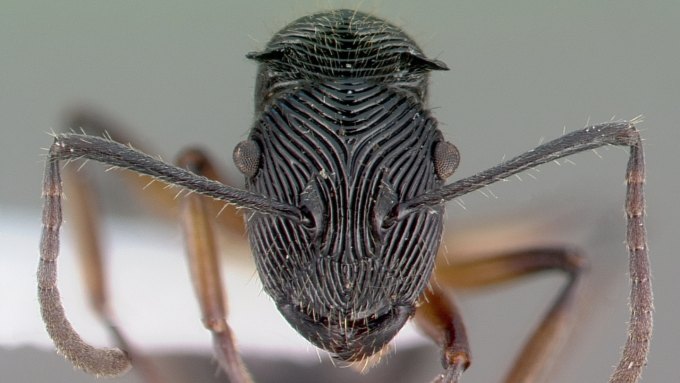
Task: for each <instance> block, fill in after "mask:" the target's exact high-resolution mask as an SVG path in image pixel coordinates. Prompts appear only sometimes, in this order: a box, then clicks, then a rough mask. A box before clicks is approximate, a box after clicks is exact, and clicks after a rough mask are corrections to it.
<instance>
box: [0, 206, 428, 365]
mask: <svg viewBox="0 0 680 383" xmlns="http://www.w3.org/2000/svg"><path fill="white" fill-rule="evenodd" d="M31 213H32V214H27V212H13V211H3V214H2V219H0V243H3V244H4V245H5V246H6V248H7V249H12V252H11V253H9V254H4V256H3V257H0V270H5V272H3V278H0V307H1V309H0V312H2V313H3V315H0V345H2V346H11V347H16V346H24V345H33V346H38V347H41V348H48V349H51V348H53V346H52V343H51V341H50V339H49V338H48V336H47V333H46V331H45V330H44V325H43V323H42V321H41V317H40V312H39V307H38V301H37V292H36V286H37V285H36V278H35V273H36V269H37V264H38V243H39V238H40V222H39V217H40V213H39V212H38V211H32V212H31ZM65 218H66V220H68V216H66V217H65ZM62 231H63V236H62V238H63V239H62V246H61V252H60V257H59V260H58V265H59V268H58V270H59V287H60V290H61V293H62V299H63V302H64V305H65V307H66V313H67V316H68V318H69V320H71V322H72V323H73V325H74V326H75V328H76V329H77V331H79V332H80V333H81V334H82V335H83V337H84V338H85V339H86V340H87V341H89V342H92V343H93V344H96V345H101V346H103V345H111V340H110V339H109V337H108V335H107V334H106V332H105V331H104V328H103V326H102V325H101V324H100V323H99V322H98V321H97V319H96V317H95V316H94V315H93V313H92V311H91V310H90V308H89V307H88V306H87V302H86V296H85V294H84V290H83V285H82V283H81V278H80V274H79V269H78V265H77V263H76V254H75V249H74V246H73V239H72V235H71V234H72V233H70V232H69V230H68V225H67V224H65V227H64V229H63V230H62ZM106 243H107V244H108V245H107V271H108V272H107V274H108V276H109V278H110V279H109V287H110V293H111V296H112V307H113V309H114V312H115V313H116V317H117V318H118V320H119V323H120V325H121V327H122V329H123V331H125V333H127V334H128V335H129V337H130V339H131V340H132V341H133V342H134V343H135V344H137V345H138V346H139V347H141V348H142V349H144V350H148V351H152V352H153V351H161V352H168V351H172V350H181V351H183V352H191V351H192V350H193V351H199V352H200V351H202V352H209V351H210V348H211V340H210V334H209V333H208V332H207V331H206V330H205V329H204V328H203V327H202V325H201V320H200V312H199V310H198V305H197V303H196V300H195V299H194V296H193V291H192V287H191V281H190V280H189V273H188V268H187V265H186V259H185V256H184V253H183V248H184V246H183V243H182V238H181V235H180V232H179V229H178V228H177V229H175V228H173V227H167V226H166V227H163V226H159V225H154V224H153V223H150V222H145V221H143V220H138V221H131V220H123V219H117V220H112V221H108V222H107V225H106ZM235 248H236V249H237V251H241V252H243V251H247V247H244V246H243V245H241V246H236V247H235ZM223 253H225V254H226V256H225V258H227V259H225V261H224V262H223V263H222V264H223V268H222V272H223V279H224V283H225V288H226V289H227V295H228V307H229V310H230V312H229V318H228V320H229V324H230V325H231V326H232V328H233V330H234V332H235V334H236V336H237V340H238V343H239V347H240V348H241V350H242V351H243V352H244V353H246V354H247V353H252V352H257V353H258V355H260V356H266V355H269V354H271V355H275V356H277V357H281V356H288V357H290V358H295V359H297V360H299V359H300V358H306V357H308V358H314V359H318V358H319V354H318V353H317V351H316V349H315V348H314V347H313V346H311V345H310V344H309V343H308V342H307V341H306V340H304V339H303V338H302V337H301V336H299V335H298V334H297V333H296V332H295V331H294V330H293V329H292V328H291V327H290V326H289V325H288V323H287V322H286V321H285V320H284V319H283V317H282V316H281V315H280V314H279V312H278V310H277V309H276V307H275V305H274V303H273V301H272V300H271V299H270V298H269V296H267V295H266V294H265V293H264V292H263V291H262V290H261V283H260V281H259V278H258V277H257V275H256V274H255V270H254V266H251V265H248V264H246V265H244V262H242V261H241V262H235V264H236V266H234V265H231V264H229V261H228V257H229V256H230V255H229V250H228V249H227V250H226V251H224V252H223ZM232 255H233V254H232ZM239 256H243V254H239ZM246 256H249V255H246ZM7 271H9V272H7ZM407 327H408V329H406V330H404V331H403V334H402V335H401V336H400V339H401V340H402V341H406V342H407V343H409V342H411V341H414V340H415V339H418V338H420V336H419V335H417V334H414V331H413V330H412V329H411V328H410V326H407ZM406 339H410V340H406Z"/></svg>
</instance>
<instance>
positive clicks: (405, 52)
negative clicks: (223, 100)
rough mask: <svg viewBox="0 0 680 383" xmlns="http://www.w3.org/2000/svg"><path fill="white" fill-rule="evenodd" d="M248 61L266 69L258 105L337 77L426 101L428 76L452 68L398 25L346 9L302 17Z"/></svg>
mask: <svg viewBox="0 0 680 383" xmlns="http://www.w3.org/2000/svg"><path fill="white" fill-rule="evenodd" d="M248 57H250V58H253V59H256V60H259V61H261V62H263V63H265V64H266V65H263V66H262V67H261V72H260V75H259V76H258V92H257V94H256V103H257V104H261V103H263V102H266V101H267V100H268V99H271V98H273V97H275V95H276V94H278V93H280V92H282V91H286V90H290V89H293V88H295V87H296V86H298V85H299V83H300V82H307V81H310V80H312V81H316V80H321V81H323V80H326V79H331V80H332V79H338V78H358V79H362V80H363V81H373V82H380V83H383V84H391V85H392V86H395V87H399V88H401V89H402V90H403V91H406V92H410V93H412V95H413V96H415V97H417V98H419V99H420V100H424V98H425V91H426V87H427V73H428V72H429V71H430V70H446V69H448V68H447V67H446V65H445V64H444V63H443V62H441V61H438V60H433V59H429V58H427V57H426V56H425V55H424V54H423V53H422V51H421V50H420V48H419V47H418V45H417V44H416V43H415V42H414V41H413V40H411V38H410V37H408V36H407V35H406V34H405V33H404V32H403V31H402V30H401V29H399V28H397V27H396V26H394V25H392V24H389V23H387V22H385V21H384V20H382V19H379V18H377V17H374V16H371V15H368V14H365V13H361V12H357V11H352V10H346V9H341V10H335V11H331V12H324V13H319V14H315V15H310V16H306V17H302V18H300V19H298V20H296V21H294V22H292V23H290V24H289V25H288V26H286V27H285V28H284V29H282V30H281V31H279V32H278V33H277V34H275V35H274V37H272V39H271V41H270V42H269V44H267V47H266V49H265V50H264V51H262V52H254V53H251V54H249V56H248ZM258 97H264V100H261V99H257V98H258ZM260 109H261V107H258V110H260Z"/></svg>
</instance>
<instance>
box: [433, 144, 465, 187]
mask: <svg viewBox="0 0 680 383" xmlns="http://www.w3.org/2000/svg"><path fill="white" fill-rule="evenodd" d="M432 157H433V162H434V171H435V172H436V173H437V177H439V179H442V180H445V179H447V178H449V177H450V176H451V175H452V174H453V172H455V171H456V168H457V167H458V164H459V163H460V153H459V152H458V148H456V146H455V145H454V144H452V143H450V142H447V141H438V142H437V143H436V144H434V150H433V153H432Z"/></svg>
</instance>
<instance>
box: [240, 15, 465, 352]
mask: <svg viewBox="0 0 680 383" xmlns="http://www.w3.org/2000/svg"><path fill="white" fill-rule="evenodd" d="M249 57H250V58H253V59H255V60H258V61H259V62H260V69H259V74H258V76H257V86H256V88H257V91H256V93H255V94H256V99H255V104H256V111H257V112H256V113H257V115H256V122H255V126H254V127H253V130H252V133H251V135H250V139H249V141H244V142H243V143H241V144H240V145H239V146H238V147H237V149H236V151H235V156H234V158H235V161H236V164H237V165H238V166H239V168H241V169H242V170H244V173H245V174H246V175H247V176H248V177H247V180H246V188H247V189H248V190H251V191H254V192H257V193H259V194H262V195H265V196H267V197H269V198H272V199H276V200H279V201H284V202H286V203H289V204H291V205H294V206H299V207H300V208H301V209H302V210H303V211H304V213H305V215H306V216H307V218H308V223H307V224H306V225H298V224H295V223H292V222H290V221H289V220H287V219H285V218H280V217H276V216H272V215H267V214H259V213H253V216H252V217H250V218H248V219H247V220H246V221H247V222H248V223H247V225H248V233H249V237H250V243H251V248H252V250H253V252H254V254H255V260H256V263H257V268H258V271H259V275H260V278H261V279H262V281H263V283H264V287H265V290H266V291H267V293H269V294H270V295H271V296H272V297H273V298H274V300H275V301H276V303H277V305H278V307H279V310H280V311H281V312H282V313H283V315H284V316H285V317H286V319H287V320H288V321H289V322H290V323H291V325H293V327H295V328H296V329H297V330H298V331H299V332H300V333H301V334H303V335H304V336H305V337H306V338H307V339H309V340H310V341H311V342H312V343H314V344H315V345H317V346H319V347H321V348H324V349H326V350H329V351H331V352H332V353H334V354H335V355H337V356H338V357H340V358H341V359H344V360H360V359H363V358H364V357H366V356H368V355H371V354H373V353H375V352H376V351H378V350H380V349H382V347H383V346H384V345H385V343H387V342H389V341H390V340H391V339H392V337H393V336H394V335H395V334H396V333H397V332H398V331H399V329H401V327H402V326H403V325H404V323H405V322H406V320H407V319H408V318H409V317H410V316H411V314H412V313H413V312H414V306H415V303H416V301H417V300H418V297H419V296H420V293H421V292H422V290H423V288H424V287H425V285H426V284H427V282H428V280H429V277H430V274H431V272H432V268H433V265H434V259H435V256H436V254H437V250H438V248H439V241H440V238H441V232H442V212H443V206H435V207H432V208H431V209H428V210H423V211H420V212H418V213H415V214H411V215H409V216H408V217H406V218H404V219H402V220H400V221H399V222H392V223H391V224H390V223H389V222H387V219H388V217H389V215H390V214H394V212H393V211H392V209H393V207H394V206H395V205H396V204H397V203H399V202H403V201H406V200H409V199H412V198H414V197H415V196H417V195H420V194H424V193H427V192H428V191H432V190H434V189H438V188H440V187H441V186H442V182H443V181H442V179H443V178H445V177H446V176H447V175H450V174H451V173H452V172H453V168H455V166H456V164H457V161H458V158H457V152H456V151H455V147H454V148H453V150H449V151H446V150H442V148H452V145H451V144H448V143H446V142H444V141H443V138H442V134H441V133H440V132H439V130H438V129H437V122H436V121H435V120H434V118H433V117H432V116H431V115H430V111H429V110H428V109H427V108H426V105H425V101H426V100H425V98H426V91H427V82H428V73H429V71H431V70H441V69H446V66H445V65H444V64H443V63H441V62H439V61H437V60H431V59H428V58H426V57H425V55H424V54H423V53H422V52H421V51H420V49H419V48H418V46H417V45H416V44H415V42H413V41H412V40H411V39H410V38H409V37H408V36H406V35H405V34H404V33H403V32H401V31H400V30H399V29H398V28H396V27H393V26H392V25H390V24H387V23H385V22H384V21H382V20H380V19H377V18H375V17H372V16H369V15H366V14H363V13H357V12H355V11H349V10H343V11H336V12H333V13H330V14H326V15H312V16H308V17H304V18H302V19H299V20H297V21H295V22H293V23H291V24H290V25H288V26H287V27H286V28H285V29H283V30H282V31H280V32H279V33H277V34H276V35H275V36H274V37H273V38H272V40H271V41H270V42H269V44H268V45H267V47H266V48H265V50H264V51H262V52H258V53H252V54H250V55H249ZM246 148H252V149H251V150H245V149H246ZM255 164H257V165H255Z"/></svg>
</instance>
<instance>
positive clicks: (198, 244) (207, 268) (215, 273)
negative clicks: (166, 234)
mask: <svg viewBox="0 0 680 383" xmlns="http://www.w3.org/2000/svg"><path fill="white" fill-rule="evenodd" d="M178 163H179V166H181V167H183V168H186V169H188V170H190V171H192V172H194V173H196V174H199V175H202V174H203V173H204V172H205V171H206V170H209V169H211V165H210V163H209V161H208V159H207V158H206V157H205V156H204V155H203V153H201V152H200V151H198V150H187V151H185V152H184V153H182V154H181V155H180V158H179V160H178ZM207 201H208V199H207V198H206V197H203V196H200V195H196V194H191V195H188V196H186V197H184V198H181V199H180V208H181V209H180V214H181V221H182V231H183V232H184V237H185V241H186V243H187V256H188V260H189V269H190V272H191V280H192V281H193V285H194V291H195V293H196V297H197V299H198V302H199V306H200V308H201V313H202V320H203V326H205V328H206V329H208V330H209V331H210V332H211V333H212V335H213V342H214V347H215V352H216V355H217V360H218V362H219V364H220V366H221V367H222V369H223V370H224V371H225V372H226V374H227V376H228V377H229V381H230V382H232V383H250V382H252V381H253V380H252V378H251V377H250V374H249V372H248V370H247V368H246V367H245V365H244V364H243V361H242V360H241V357H240V355H239V353H238V351H237V349H236V345H235V341H234V337H233V335H232V331H231V328H230V327H229V324H228V323H227V320H226V318H227V309H226V304H225V299H224V287H223V285H222V277H221V275H220V262H219V259H218V255H219V254H218V251H217V248H216V247H217V246H216V243H215V236H214V232H213V231H214V228H213V221H214V216H213V215H210V213H209V209H208V207H207V204H206V202H207Z"/></svg>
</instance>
